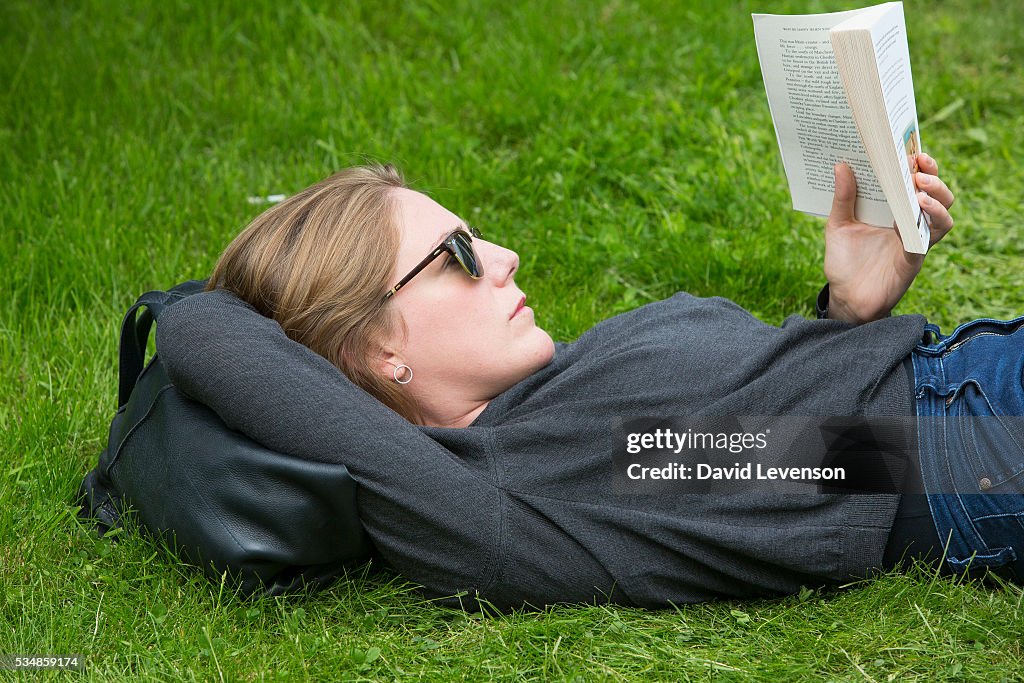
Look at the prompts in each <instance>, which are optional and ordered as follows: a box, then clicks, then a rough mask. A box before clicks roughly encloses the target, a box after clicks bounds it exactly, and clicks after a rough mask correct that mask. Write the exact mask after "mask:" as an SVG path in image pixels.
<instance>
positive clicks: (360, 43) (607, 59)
mask: <svg viewBox="0 0 1024 683" xmlns="http://www.w3.org/2000/svg"><path fill="white" fill-rule="evenodd" d="M316 5H319V6H314V3H308V4H305V3H292V2H287V1H285V2H273V3H271V2H241V1H238V2H232V3H229V2H215V3H204V2H182V1H168V2H149V3H141V2H140V3H114V2H103V1H101V0H96V1H94V2H87V1H81V2H76V1H67V2H47V3H43V2H34V1H29V0H8V1H7V2H4V3H2V4H0V27H2V28H0V387H2V390H0V391H2V393H0V534H2V539H3V541H2V544H0V655H14V654H71V653H77V654H80V655H84V657H85V661H86V665H85V673H86V675H87V677H88V678H90V679H103V680H106V679H121V678H123V677H125V676H128V675H132V676H140V677H144V678H151V679H157V680H204V681H206V680H305V679H309V680H334V679H341V680H360V679H363V680H391V679H404V678H421V679H427V680H521V679H530V680H644V681H647V680H664V681H681V680H705V679H711V678H715V679H722V680H736V681H741V680H743V681H745V680H765V679H778V680H843V681H862V680H863V681H892V680H901V681H902V680H920V681H941V680H949V681H960V680H984V681H987V682H992V681H999V680H1021V679H1022V677H1024V673H1022V672H1024V648H1022V643H1021V635H1022V633H1024V607H1022V603H1024V594H1022V592H1021V590H1020V589H1019V588H1016V587H1013V586H994V587H990V586H985V585H981V584H979V583H964V582H958V581H952V580H949V579H945V578H938V577H935V576H933V575H932V574H931V573H929V572H928V571H927V570H926V569H924V568H922V567H917V568H915V569H914V570H913V571H911V572H909V573H907V574H888V575H885V576H882V577H881V578H878V579H877V580H873V581H870V582H864V583H859V584H856V585H853V586H849V587H847V588H845V589H843V590H839V591H828V592H822V591H818V590H812V589H808V590H805V591H804V592H803V593H802V594H801V595H800V596H794V597H792V598H787V599H782V600H772V601H760V602H744V603H718V604H708V605H687V606H680V607H678V608H677V609H669V610H664V611H643V610H634V609H624V608H617V607H605V606H557V607H552V608H549V609H548V610H546V611H544V612H541V613H515V614H509V615H501V616H495V615H481V614H474V613H462V612H458V611H453V610H449V609H444V608H440V607H437V606H435V605H433V604H431V603H430V602H428V601H426V600H425V599H423V598H422V597H420V596H418V595H417V593H416V591H415V586H413V585H410V584H408V583H406V582H404V581H402V580H401V578H399V577H397V576H395V575H393V574H390V573H388V572H386V571H382V572H376V573H366V572H362V573H359V574H357V575H354V576H352V577H350V578H349V579H347V580H344V581H341V582H338V583H336V584H334V585H333V586H332V587H330V588H329V589H327V590H326V591H324V592H321V593H317V594H312V595H307V596H295V597H290V598H277V599H268V600H264V601H259V602H251V601H245V600H241V599H239V598H238V597H236V596H235V595H234V594H233V592H232V590H231V589H230V586H226V585H214V584H211V583H210V582H208V581H206V580H205V579H203V578H202V577H201V576H199V575H198V574H197V572H196V571H194V570H192V569H190V568H188V567H184V566H181V565H180V564H179V563H177V562H175V561H174V560H173V558H171V557H168V555H167V554H166V553H164V552H160V551H159V550H158V549H157V548H156V547H155V546H154V545H153V544H152V543H151V542H149V541H147V540H145V539H144V538H140V537H138V536H135V535H125V536H123V537H122V538H121V541H120V543H118V544H117V545H116V546H115V545H112V544H111V543H109V542H106V541H101V540H97V539H95V538H94V537H93V536H92V535H91V534H90V533H89V530H88V529H87V528H86V527H84V526H81V525H80V524H79V523H78V522H77V521H76V518H75V513H76V508H75V506H74V505H73V497H74V493H75V491H76V489H77V486H78V483H79V481H80V480H81V478H82V476H83V475H84V473H85V472H86V471H87V470H88V469H89V468H91V467H92V466H94V465H95V462H96V458H97V456H98V454H99V452H100V450H101V449H102V447H103V441H104V439H105V437H106V430H107V427H108V425H109V420H110V418H111V417H112V415H113V412H114V410H115V408H116V405H115V403H116V385H117V354H116V341H117V339H116V334H117V329H118V326H119V323H120V316H121V315H122V314H123V312H124V310H125V309H126V308H127V307H128V306H129V305H130V304H131V303H132V301H133V300H134V298H135V297H136V296H137V295H138V294H140V293H142V292H144V291H146V290H149V289H155V288H165V287H168V286H170V285H172V284H174V283H176V282H179V281H182V280H186V279H190V278H198V277H205V276H206V274H208V272H209V270H210V269H211V267H212V265H213V263H214V261H215V259H216V257H217V255H218V254H219V252H220V251H221V249H223V247H224V246H225V245H226V244H227V243H228V241H229V240H230V239H231V237H232V236H233V235H234V234H236V233H237V232H238V231H239V230H240V229H241V228H242V227H243V226H244V225H245V224H246V223H247V222H248V221H249V220H251V219H252V218H253V217H254V216H255V215H256V214H257V213H259V211H260V210H261V206H260V205H256V204H252V203H250V201H249V198H250V197H254V196H256V197H259V196H266V195H270V194H277V193H284V194H288V193H291V192H294V191H297V190H299V189H301V188H303V187H305V186H307V185H309V184H311V183H313V182H315V181H316V180H319V179H320V178H322V177H324V176H326V175H328V174H329V173H330V172H331V171H333V170H336V169H338V168H341V167H344V166H347V165H352V164H356V163H360V162H361V161H364V160H367V159H376V160H382V161H390V162H393V163H395V164H397V165H398V166H400V167H401V168H402V169H403V170H404V171H405V173H406V176H407V178H408V179H409V180H410V181H411V182H412V184H413V185H414V186H415V187H416V188H417V189H420V190H423V191H427V192H429V193H430V194H431V195H432V196H433V197H434V198H435V199H437V200H438V201H440V202H441V203H442V204H444V205H445V206H448V207H450V208H451V209H452V210H453V211H455V212H456V213H459V214H460V215H462V216H464V217H466V218H467V219H468V220H469V221H471V222H472V223H474V224H475V225H478V226H479V227H480V228H481V229H483V230H484V231H485V232H486V233H487V235H488V237H489V238H493V239H495V241H498V242H501V243H503V244H506V245H508V246H510V247H511V248H513V249H515V250H517V251H518V252H519V254H520V256H521V259H522V261H521V263H522V265H521V269H520V271H519V273H518V275H517V283H518V284H519V285H520V286H521V287H522V288H523V290H524V291H526V292H527V293H528V294H529V296H530V300H531V305H533V306H534V308H535V311H536V317H537V322H538V324H539V325H540V326H542V327H544V328H546V329H548V330H549V331H550V332H551V333H552V335H553V336H554V337H555V339H558V340H572V339H574V338H575V337H577V336H578V335H579V334H580V333H582V332H583V331H584V330H586V329H588V328H589V327H591V326H592V325H593V324H595V323H596V322H598V321H600V320H602V319H605V318H607V317H609V316H611V315H614V314H616V313H619V312H622V311H626V310H629V309H632V308H635V307H637V306H640V305H643V304H645V303H648V302H650V301H655V300H658V299H661V298H664V297H667V296H669V295H671V294H672V293H674V292H676V291H679V290H685V291H689V292H691V293H693V294H695V295H698V296H712V295H721V296H725V297H728V298H730V299H733V300H734V301H736V302H738V303H739V304H741V305H742V306H744V307H745V308H747V309H748V310H750V311H751V312H752V313H754V314H755V315H756V316H758V317H759V318H761V319H762V320H765V321H766V322H769V323H772V324H779V323H780V322H781V321H782V320H783V319H784V318H785V317H786V316H787V315H789V314H791V313H799V314H803V315H806V316H813V296H814V295H815V294H816V293H817V291H818V289H819V288H820V286H821V284H822V283H823V276H822V272H821V262H822V255H823V242H822V232H823V220H821V219H817V218H813V217H809V216H805V215H802V214H798V213H796V212H793V211H792V210H791V209H790V208H789V207H790V200H789V193H788V189H787V186H786V182H785V177H784V175H783V172H782V164H781V161H780V159H779V154H778V149H777V146H776V141H775V134H774V131H773V128H772V124H771V119H770V116H769V112H768V106H767V102H766V99H765V94H764V89H763V85H762V82H761V74H760V71H759V67H758V63H757V58H756V54H755V50H754V40H753V32H752V27H751V20H750V13H751V12H752V11H777V12H786V11H791V12H796V13H805V12H813V11H832V10H838V9H848V8H851V7H855V6H857V4H856V3H850V2H838V1H835V2H824V1H814V0H804V1H797V0H792V1H787V2H771V1H769V0H761V1H760V2H756V3H755V2H722V1H714V0H707V1H706V2H690V1H687V0H662V1H658V2H655V1H653V0H651V1H644V2H631V1H628V0H608V1H607V2H601V3H596V2H595V3H590V2H585V3H579V2H553V1H542V2H531V3H521V4H515V3H507V2H498V1H490V0H488V1H487V2H461V1H460V2H455V3H444V4H442V3H437V2H435V1H434V0H430V1H427V2H395V1H391V0H388V1H385V2H378V3H359V2H350V1H340V2H332V3H323V4H320V3H317V4H316ZM906 11H907V16H908V22H909V24H910V41H911V56H912V60H913V64H914V69H915V74H914V77H915V87H916V91H917V101H918V110H919V115H920V120H921V126H922V140H923V146H924V149H925V150H926V151H928V152H930V153H931V154H932V155H933V156H934V157H936V158H937V159H938V160H939V162H940V165H941V167H942V175H943V177H944V178H945V179H946V181H947V182H948V183H949V185H950V186H951V187H952V188H953V189H954V191H955V192H956V193H957V195H958V200H957V204H956V206H955V207H954V217H955V218H956V221H957V226H956V228H955V229H954V230H953V232H952V233H951V234H950V235H949V236H948V237H947V238H946V240H945V241H944V242H943V243H942V244H941V245H939V247H937V248H936V249H935V251H934V253H932V254H931V255H929V257H928V260H927V262H926V264H925V268H924V271H923V273H922V275H921V277H920V278H919V279H918V281H917V282H916V283H915V284H914V286H913V287H912V289H911V290H910V292H909V293H908V295H907V297H906V298H905V299H904V301H903V302H902V303H901V304H900V306H899V308H898V309H897V313H900V312H902V313H911V312H918V313H924V314H926V315H927V316H928V317H929V319H930V320H931V321H933V322H936V323H938V324H939V325H941V326H942V327H943V328H944V329H947V330H948V329H951V328H952V327H953V326H955V325H956V324H957V323H959V322H962V321H964V320H968V319H971V318H974V317H979V316H989V317H996V318H999V317H1003V318H1008V317H1013V316H1016V315H1018V314H1020V313H1021V312H1022V310H1021V309H1022V308H1024V307H1022V301H1021V298H1022V297H1021V294H1022V292H1024V268H1021V263H1022V261H1021V255H1022V248H1024V247H1022V244H1024V241H1022V239H1021V238H1022V228H1021V225H1020V218H1019V204H1020V202H1021V200H1022V198H1024V172H1022V168H1024V165H1022V163H1021V161H1020V155H1019V154H1018V152H1017V149H1019V148H1020V146H1021V144H1022V142H1024V138H1022V135H1021V132H1020V131H1022V130H1024V107H1022V103H1024V73H1022V65H1024V40H1022V38H1021V33H1020V27H1021V26H1024V4H1021V3H1018V2H1002V3H996V2H981V1H979V2H968V1H967V0H949V1H946V2H942V3H930V2H918V1H916V0H915V1H913V2H907V3H906ZM38 675H41V676H43V677H57V676H63V674H54V673H52V672H51V673H49V674H38ZM25 677H26V678H27V675H26V676H25Z"/></svg>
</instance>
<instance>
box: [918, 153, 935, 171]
mask: <svg viewBox="0 0 1024 683" xmlns="http://www.w3.org/2000/svg"><path fill="white" fill-rule="evenodd" d="M917 168H918V170H921V171H924V172H925V173H930V174H932V175H939V162H937V161H935V159H932V158H931V157H930V156H928V155H927V154H925V153H924V152H920V153H918V155H917Z"/></svg>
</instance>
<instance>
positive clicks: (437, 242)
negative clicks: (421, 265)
mask: <svg viewBox="0 0 1024 683" xmlns="http://www.w3.org/2000/svg"><path fill="white" fill-rule="evenodd" d="M456 230H465V231H466V232H469V231H470V229H469V226H468V225H467V224H465V223H463V224H461V225H456V226H455V227H454V228H452V229H451V230H449V231H447V232H445V233H444V234H442V235H441V236H440V237H438V238H437V241H436V242H434V244H433V246H431V247H430V251H431V252H433V251H434V250H435V249H437V248H438V247H439V246H441V243H442V242H444V238H445V237H448V235H450V234H452V233H453V232H455V231H456Z"/></svg>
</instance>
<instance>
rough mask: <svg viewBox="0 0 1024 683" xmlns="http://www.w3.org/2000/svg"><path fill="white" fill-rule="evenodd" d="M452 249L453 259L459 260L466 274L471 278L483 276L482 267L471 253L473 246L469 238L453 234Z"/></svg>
mask: <svg viewBox="0 0 1024 683" xmlns="http://www.w3.org/2000/svg"><path fill="white" fill-rule="evenodd" d="M451 244H452V249H454V250H455V258H457V259H458V260H459V263H461V264H462V267H463V268H465V269H466V272H467V273H469V274H470V275H472V276H473V277H480V276H482V275H483V274H484V267H483V265H482V264H481V263H480V261H479V260H478V259H477V257H476V252H474V251H473V245H472V244H471V243H470V241H469V238H468V237H467V236H466V235H464V234H463V233H461V232H457V233H455V235H454V236H453V238H452V242H451Z"/></svg>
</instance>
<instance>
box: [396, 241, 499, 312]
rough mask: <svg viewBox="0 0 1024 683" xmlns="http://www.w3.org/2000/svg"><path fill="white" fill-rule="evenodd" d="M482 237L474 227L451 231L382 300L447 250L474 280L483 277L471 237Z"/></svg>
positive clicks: (481, 265) (482, 269) (482, 268)
mask: <svg viewBox="0 0 1024 683" xmlns="http://www.w3.org/2000/svg"><path fill="white" fill-rule="evenodd" d="M474 237H479V238H481V239H482V238H483V235H481V234H480V231H479V230H477V229H476V228H470V229H469V232H466V231H465V230H463V229H461V228H459V229H458V230H454V231H452V233H451V234H450V235H448V236H447V237H445V238H444V240H443V241H442V242H441V244H439V245H438V246H437V247H436V248H435V249H434V250H433V251H432V252H430V253H429V254H427V257H426V258H425V259H423V260H422V261H420V262H419V263H418V264H417V265H416V267H415V268H413V269H412V271H410V272H409V274H408V275H406V276H405V277H403V278H402V279H401V280H399V281H398V284H397V285H395V286H394V287H392V288H391V289H389V290H388V293H387V294H385V295H384V300H385V301H387V300H388V299H390V298H391V297H392V296H394V295H395V292H397V291H398V290H400V289H401V288H402V287H405V285H406V284H407V283H408V282H409V280H411V279H413V278H414V277H416V275H417V274H418V273H419V272H420V271H421V270H423V269H424V268H426V267H427V266H429V265H430V263H431V262H432V261H433V260H434V259H436V258H437V257H438V256H440V255H441V254H443V253H445V252H448V253H449V254H451V256H452V258H454V259H455V260H456V261H458V262H459V265H461V266H462V268H463V270H465V271H466V274H467V275H469V276H470V277H471V278H473V279H474V280H478V279H480V278H481V277H483V274H484V266H483V264H482V263H480V259H479V258H477V255H476V252H475V251H473V238H474Z"/></svg>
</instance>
